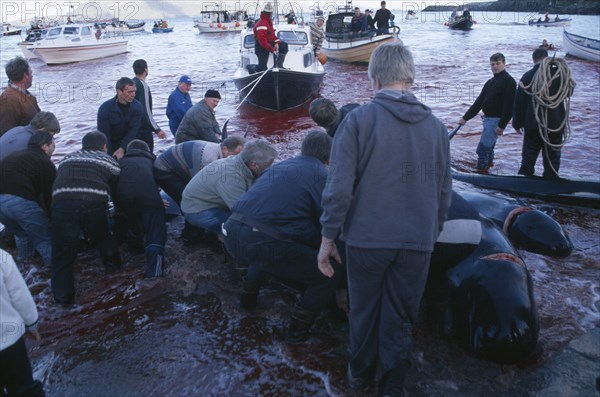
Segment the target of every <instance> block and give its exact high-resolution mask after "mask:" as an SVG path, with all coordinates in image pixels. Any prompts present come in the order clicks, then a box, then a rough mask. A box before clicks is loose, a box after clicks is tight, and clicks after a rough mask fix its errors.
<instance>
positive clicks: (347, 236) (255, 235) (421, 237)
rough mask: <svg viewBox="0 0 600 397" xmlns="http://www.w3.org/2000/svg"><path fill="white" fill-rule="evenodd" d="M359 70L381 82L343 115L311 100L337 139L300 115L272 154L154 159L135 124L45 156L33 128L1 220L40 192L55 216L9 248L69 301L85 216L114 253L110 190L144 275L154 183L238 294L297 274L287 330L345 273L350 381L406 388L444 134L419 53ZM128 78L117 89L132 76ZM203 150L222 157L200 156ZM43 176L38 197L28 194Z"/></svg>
mask: <svg viewBox="0 0 600 397" xmlns="http://www.w3.org/2000/svg"><path fill="white" fill-rule="evenodd" d="M146 69H147V68H146ZM368 74H369V80H370V81H371V84H372V86H373V89H374V90H375V91H376V92H377V94H376V95H375V97H374V98H373V100H372V101H371V102H370V103H367V104H364V105H362V106H358V107H356V108H355V109H353V110H352V111H350V112H348V113H347V114H346V116H345V117H344V120H343V121H341V123H340V119H341V114H342V111H339V112H337V110H336V112H331V116H332V117H328V115H330V112H329V111H328V109H329V107H328V106H327V103H324V102H323V101H321V102H320V103H316V104H315V106H314V107H313V106H312V104H311V108H313V109H311V116H313V114H314V116H315V119H318V120H319V121H318V123H319V124H320V125H322V126H325V127H326V128H327V129H328V132H330V133H331V134H332V135H333V130H337V132H335V138H334V139H333V140H332V138H331V137H330V136H329V135H328V134H326V133H325V132H322V131H321V130H315V131H310V132H308V133H307V135H306V137H305V138H304V140H303V142H302V149H301V153H300V154H299V155H298V156H297V157H295V158H291V159H287V160H284V161H281V162H279V163H277V164H275V165H272V164H273V162H274V160H275V158H276V156H277V152H276V150H275V149H274V148H273V147H272V146H271V145H270V144H269V143H267V142H266V141H264V140H253V141H249V142H245V141H244V140H243V139H242V138H239V137H238V138H233V137H230V138H227V139H225V140H224V141H223V142H221V143H217V142H215V143H209V142H205V141H197V140H196V141H186V142H182V143H178V144H176V145H175V146H174V147H172V148H170V149H168V150H167V151H166V152H164V153H162V154H161V155H160V156H159V157H158V158H157V159H156V160H154V156H153V154H152V153H151V151H150V150H149V147H148V145H147V144H146V143H145V142H143V141H142V140H138V139H133V140H131V141H130V142H128V143H127V145H126V147H122V146H119V148H120V149H121V148H122V149H125V150H124V153H117V155H118V154H122V156H116V157H117V158H119V159H118V160H116V159H115V158H113V157H112V156H110V155H109V154H107V153H106V146H107V138H106V135H105V133H106V132H105V131H103V132H104V134H103V133H101V132H90V133H88V134H86V135H85V136H84V137H83V142H82V149H81V150H80V151H76V152H75V153H71V154H69V155H67V156H65V158H64V159H63V160H62V161H61V162H60V163H59V165H58V169H57V170H54V165H53V164H52V162H51V161H50V154H51V153H52V151H53V149H54V144H53V142H52V137H51V135H50V134H48V133H44V132H42V133H40V134H37V135H36V136H35V137H32V138H31V140H30V142H29V147H28V149H27V150H25V151H21V152H18V153H15V154H13V155H10V156H8V157H7V158H5V159H4V160H2V161H1V162H0V173H1V175H2V182H3V183H2V187H1V188H0V189H1V190H0V197H2V202H1V203H0V213H1V214H2V216H1V217H0V222H2V223H5V224H6V225H7V226H9V227H11V225H12V226H14V225H16V224H17V223H16V222H15V223H13V224H11V223H10V222H13V221H14V220H13V217H15V216H17V214H21V215H19V216H21V217H24V218H25V220H26V221H31V220H33V219H39V220H40V222H42V218H43V217H44V216H45V213H44V211H43V210H42V204H49V205H50V206H51V209H52V211H51V221H50V226H51V227H50V228H49V227H48V225H47V220H46V221H45V222H46V224H44V225H35V228H36V230H39V231H45V232H46V233H48V230H50V239H49V240H48V235H46V236H45V238H46V240H45V242H43V241H42V239H39V240H35V233H31V232H30V229H33V228H30V226H26V227H24V228H23V229H24V231H19V233H21V234H17V235H16V236H17V237H18V240H17V243H18V250H19V255H23V254H24V253H28V252H27V251H25V252H23V251H21V249H24V248H25V249H27V248H28V249H31V247H30V246H24V244H23V240H24V239H21V237H29V239H30V240H32V241H33V243H34V244H36V246H37V249H38V251H39V252H40V253H41V254H42V256H43V257H44V259H45V261H47V262H49V263H50V264H51V266H52V292H53V295H54V299H55V300H56V301H57V302H61V303H72V302H73V301H74V299H75V288H74V283H73V262H74V260H75V256H76V254H77V248H78V241H79V238H80V235H81V232H82V231H83V232H84V234H85V235H86V236H87V237H88V238H90V239H91V240H93V242H95V243H97V245H98V248H99V251H100V255H101V257H102V259H103V261H104V263H105V264H106V266H107V267H108V268H111V269H114V268H119V267H120V266H121V263H120V259H119V258H120V257H119V252H118V249H117V244H116V241H115V239H114V236H113V234H112V233H111V230H110V228H109V220H108V214H107V209H108V201H109V196H110V197H112V199H113V200H114V201H115V203H116V205H117V208H119V210H120V211H122V212H123V214H124V215H125V217H126V219H127V223H128V229H129V232H128V233H129V236H130V238H132V239H134V240H135V239H137V240H138V241H139V239H140V238H142V235H143V236H144V237H143V238H144V239H145V241H144V242H143V245H144V248H145V250H146V256H147V264H146V276H149V277H155V276H160V275H162V274H163V272H164V268H165V263H164V257H165V252H164V247H165V239H166V233H165V207H164V204H163V201H162V199H161V196H160V194H159V186H160V187H161V188H163V190H164V191H165V192H166V193H167V194H169V195H171V196H172V197H173V198H174V199H175V201H176V202H178V204H181V210H182V213H183V215H184V216H185V219H186V221H187V222H188V223H189V224H190V226H189V227H197V228H201V229H203V230H204V233H206V234H213V235H217V236H220V238H221V239H222V241H223V242H224V245H225V247H226V249H227V251H228V252H229V253H230V254H231V255H232V256H233V257H234V258H235V259H237V260H238V261H239V262H240V264H241V265H247V266H248V270H247V276H246V280H245V282H244V285H243V292H242V294H241V298H240V303H241V305H242V307H244V308H246V309H249V308H252V307H254V306H256V305H257V303H258V297H259V288H260V286H261V283H262V281H263V276H265V275H271V276H273V277H276V278H278V279H281V280H283V281H284V282H289V283H291V284H293V285H294V286H300V288H301V289H302V290H303V294H302V298H301V299H300V300H299V301H298V302H297V303H296V305H295V307H294V309H293V310H292V314H291V320H290V323H289V327H288V331H287V335H286V340H287V341H288V342H291V343H295V342H299V341H302V340H304V339H305V338H306V337H307V335H308V331H309V329H310V327H311V326H312V324H313V321H314V320H315V317H316V315H317V314H318V313H319V312H320V311H321V310H323V309H324V308H326V307H328V306H330V305H334V304H335V292H336V288H338V287H339V286H340V285H341V284H342V283H343V282H344V281H345V280H347V290H348V298H349V306H350V311H349V314H348V318H349V326H350V333H349V336H350V359H349V363H348V370H347V377H348V384H349V386H350V387H351V388H352V389H355V390H357V391H361V390H365V389H369V388H371V387H372V386H373V384H374V383H375V381H376V382H377V384H378V387H379V389H380V392H381V394H383V395H387V396H405V390H404V380H405V378H406V375H407V372H408V370H409V369H410V367H411V358H410V354H411V352H410V351H411V346H412V326H413V323H414V322H415V319H416V317H417V313H418V310H419V304H420V301H421V297H422V295H423V291H424V288H425V282H426V279H427V274H428V270H429V262H430V257H431V252H432V250H433V245H434V243H435V241H436V239H437V237H438V235H439V233H440V231H441V230H442V227H443V223H444V220H445V219H446V214H447V211H448V208H449V206H450V200H451V193H452V190H451V188H452V178H451V175H450V155H449V141H448V133H447V130H446V127H445V126H444V125H443V123H442V122H441V121H439V120H438V119H437V118H436V117H435V116H434V115H433V114H432V113H431V109H429V108H428V107H427V106H425V105H424V104H422V103H420V102H419V101H418V100H417V99H416V97H415V96H414V94H413V93H412V92H411V91H410V89H411V86H412V84H413V82H414V75H415V66H414V61H413V57H412V53H411V52H410V51H409V50H408V49H407V48H406V47H405V46H404V45H403V44H402V43H401V42H394V43H386V44H382V45H380V46H379V47H377V48H376V49H375V51H374V52H373V55H372V57H371V61H370V63H369V73H368ZM129 86H131V84H129V85H124V88H126V87H129ZM117 91H119V87H117ZM129 91H131V92H129V94H128V95H126V96H127V98H131V97H132V94H133V93H134V91H135V89H133V88H132V89H131V90H129ZM115 100H117V101H118V100H119V96H118V95H117V98H116V99H115ZM130 102H131V101H130ZM315 102H316V101H315ZM117 106H118V105H117ZM313 110H314V112H313ZM186 115H187V114H186ZM316 116H318V117H316ZM32 124H33V121H32ZM155 132H156V133H157V134H158V132H160V131H156V130H155ZM236 139H237V140H236ZM215 145H216V146H215ZM242 146H243V148H242ZM117 151H119V149H117ZM109 153H110V154H113V153H114V152H113V153H111V152H109ZM236 153H237V154H236ZM29 158H31V159H34V158H35V161H30V160H29ZM212 158H218V159H216V160H215V161H212V162H210V163H208V162H209V161H210V159H212ZM206 163H208V164H206ZM327 164H329V167H326V165H327ZM26 167H30V169H29V171H27V172H26V171H25V168H26ZM390 170H393V171H392V172H390ZM35 178H38V179H35ZM40 178H43V179H44V182H43V186H44V187H45V189H46V190H45V191H44V192H43V193H44V197H45V198H46V201H45V202H42V201H40V200H39V199H38V197H40V196H41V193H42V190H41V189H42V188H41V187H40V186H41V185H42V183H41V182H40ZM28 181H30V182H28ZM50 182H52V183H50ZM26 183H31V188H30V189H29V190H28V188H29V187H30V186H29V185H27V186H25V184H26ZM36 184H39V185H36ZM49 186H50V187H49ZM31 189H33V190H31ZM4 200H6V202H5V201H4ZM178 200H179V201H178ZM9 203H12V204H9ZM9 205H13V208H12V209H11V208H9ZM5 206H6V208H7V210H5ZM34 213H35V214H37V215H35V216H34V215H33V214H34ZM31 223H33V222H29V224H31ZM340 238H342V239H343V241H344V243H345V245H346V246H345V249H342V247H341V246H340V243H339V239H340ZM166 254H167V258H168V253H166ZM341 254H345V256H344V257H343V258H342V256H343V255H341ZM0 292H1V291H0ZM0 302H1V301H0ZM0 375H1V374H0ZM9 394H10V393H9Z"/></svg>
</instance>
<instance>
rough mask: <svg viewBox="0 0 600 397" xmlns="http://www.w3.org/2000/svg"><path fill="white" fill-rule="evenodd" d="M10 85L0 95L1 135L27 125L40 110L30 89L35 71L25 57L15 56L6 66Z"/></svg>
mask: <svg viewBox="0 0 600 397" xmlns="http://www.w3.org/2000/svg"><path fill="white" fill-rule="evenodd" d="M4 70H5V72H6V77H8V80H9V81H8V86H7V87H6V88H5V89H4V91H3V92H2V94H1V95H0V136H1V135H3V134H4V133H5V132H6V131H8V130H10V129H11V128H14V127H16V126H19V125H27V124H29V123H30V122H31V120H32V119H33V116H35V114H36V113H37V112H39V111H40V107H39V106H38V103H37V99H35V97H34V96H33V95H31V93H30V92H29V91H27V90H28V89H29V88H30V87H31V85H32V84H33V71H32V70H31V67H29V63H28V62H27V61H26V60H25V58H23V57H15V58H13V59H11V60H10V61H8V62H7V63H6V67H5V68H4Z"/></svg>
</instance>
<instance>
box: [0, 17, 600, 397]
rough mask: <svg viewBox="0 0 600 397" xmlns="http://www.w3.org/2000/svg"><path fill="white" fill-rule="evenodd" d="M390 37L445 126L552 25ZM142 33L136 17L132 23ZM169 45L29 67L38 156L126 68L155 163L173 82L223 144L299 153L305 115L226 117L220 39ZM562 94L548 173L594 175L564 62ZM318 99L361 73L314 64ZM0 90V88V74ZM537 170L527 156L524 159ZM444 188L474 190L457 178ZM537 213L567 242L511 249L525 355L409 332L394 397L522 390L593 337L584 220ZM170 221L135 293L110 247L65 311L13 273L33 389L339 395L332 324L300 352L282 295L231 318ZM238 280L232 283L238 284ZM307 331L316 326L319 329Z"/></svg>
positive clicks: (585, 99) (579, 91) (471, 145)
mask: <svg viewBox="0 0 600 397" xmlns="http://www.w3.org/2000/svg"><path fill="white" fill-rule="evenodd" d="M395 14H396V15H397V18H396V22H397V23H400V26H401V29H402V32H401V38H402V40H403V41H404V43H405V44H407V45H408V46H410V48H411V49H412V51H413V54H414V57H415V62H416V73H417V76H416V82H415V87H414V88H415V91H416V92H417V95H418V96H419V98H420V99H421V100H422V101H423V102H425V103H426V104H427V105H429V106H430V107H431V108H432V109H433V111H434V113H435V114H436V115H437V117H438V118H440V119H441V120H442V121H443V122H444V123H445V124H446V126H447V127H448V128H449V129H451V128H454V127H455V126H456V125H457V121H458V120H459V119H460V117H461V116H462V114H464V112H465V111H466V110H467V108H468V107H469V106H470V104H471V103H472V102H473V100H474V99H475V97H476V96H477V95H478V93H479V90H480V89H481V86H482V85H483V83H484V81H485V80H487V79H488V78H489V77H490V76H491V72H490V70H489V64H488V59H489V56H490V55H491V54H492V53H494V52H498V51H499V52H503V53H504V54H505V56H506V58H507V70H508V71H509V73H510V74H511V75H512V76H513V77H514V78H515V79H516V80H518V79H519V78H520V76H521V75H522V74H523V73H524V72H526V71H527V70H528V69H529V68H530V67H531V65H532V63H531V52H532V51H533V50H534V49H535V48H536V47H537V45H539V43H541V41H542V39H547V40H548V42H550V43H554V44H555V45H557V46H558V52H557V56H558V57H562V56H564V53H563V52H562V51H561V46H562V42H561V41H562V38H561V37H562V29H561V28H558V27H548V28H544V27H541V28H540V27H530V26H527V25H525V24H524V23H526V21H527V20H528V19H529V18H530V17H531V15H530V14H524V13H521V14H516V13H503V14H496V13H487V14H482V13H474V19H476V20H477V22H478V23H477V24H476V25H475V26H474V29H473V30H472V31H470V32H455V31H451V30H449V29H448V28H447V27H445V26H443V21H444V19H443V18H442V14H439V13H429V14H419V15H420V17H421V19H420V20H418V21H410V22H406V21H404V20H402V19H401V18H400V16H401V15H403V14H402V13H401V12H400V11H396V12H395ZM572 18H573V22H572V24H571V27H569V28H568V30H569V31H572V32H574V33H576V34H582V35H587V36H590V37H598V35H599V33H600V17H598V16H572ZM147 22H148V23H147V27H148V24H150V25H151V21H147ZM173 25H174V26H175V32H174V33H172V34H151V33H148V34H139V35H132V36H130V37H129V52H128V53H127V54H125V55H123V56H117V57H111V58H106V59H102V60H97V61H89V62H84V63H79V64H70V65H63V66H52V67H48V66H46V65H45V64H44V63H43V62H41V61H39V60H34V61H32V62H31V65H32V68H33V71H34V86H33V87H32V92H33V93H34V94H35V95H36V96H37V98H38V101H39V103H40V107H41V108H42V109H43V110H48V111H52V112H54V113H55V114H56V115H57V117H58V118H59V120H60V122H61V126H62V131H61V133H60V134H59V135H57V137H56V147H57V149H56V152H55V155H54V159H55V160H56V161H58V160H59V159H60V158H62V157H63V156H64V155H65V154H67V153H69V152H71V151H74V150H77V149H78V148H79V147H80V139H81V136H82V135H83V134H84V133H86V132H88V131H90V130H92V129H94V127H95V125H96V112H97V109H98V107H99V106H100V104H101V103H102V102H103V101H105V100H107V99H108V98H110V97H111V96H113V95H114V89H113V87H114V83H115V81H116V80H117V79H118V78H119V77H121V76H130V77H131V76H133V73H132V70H131V65H132V63H133V61H134V60H135V59H138V58H144V59H146V60H147V61H148V64H149V71H150V74H149V76H148V78H147V82H148V84H149V86H150V87H151V89H152V94H153V100H154V114H155V117H156V119H157V121H158V122H159V124H160V125H162V126H163V128H165V129H166V130H167V133H168V135H169V137H168V139H166V140H163V141H160V142H157V143H156V145H155V149H156V151H161V150H164V149H165V148H167V147H169V146H170V145H172V144H173V143H174V139H173V137H172V134H170V133H169V131H168V122H167V118H166V115H165V108H166V102H167V98H168V95H169V94H170V92H171V91H172V90H173V89H174V88H175V86H176V82H177V80H178V78H179V76H180V75H182V74H188V75H189V76H190V77H191V78H192V80H193V81H194V85H193V86H192V92H191V95H192V99H193V100H194V102H196V101H198V100H200V99H201V97H202V95H203V93H204V91H205V90H206V89H208V88H217V89H219V90H220V91H221V95H222V97H223V99H222V101H221V104H220V105H219V107H218V108H217V119H218V121H219V122H220V123H221V124H222V123H223V122H224V121H225V120H230V122H229V133H230V134H244V133H246V132H247V133H248V136H249V137H252V138H254V137H262V138H264V139H267V140H269V141H270V142H272V143H273V144H275V146H276V147H277V149H278V151H279V153H280V155H279V160H281V159H284V158H288V157H292V156H294V155H296V154H297V153H298V152H299V149H300V144H301V141H302V139H303V137H304V136H305V135H306V130H307V129H308V128H312V127H314V124H313V123H312V121H311V119H310V117H309V116H308V104H306V105H304V106H301V107H299V108H296V109H292V110H289V111H285V112H280V113H273V112H270V111H266V110H261V109H257V108H254V107H253V106H251V105H246V104H244V105H241V106H239V107H238V101H239V98H238V96H237V93H236V90H235V88H234V85H233V84H232V83H231V76H232V75H233V73H234V71H235V69H236V68H237V57H238V54H239V52H238V50H239V40H238V37H237V35H235V34H217V35H199V34H198V33H197V30H195V28H193V23H192V21H191V19H180V20H174V21H173ZM18 41H19V38H18V37H3V38H1V39H0V50H1V51H0V61H1V62H0V63H1V64H2V65H4V63H5V62H6V61H7V60H8V59H10V58H12V57H13V56H15V55H20V51H19V49H18V47H17V46H16V44H17V42H18ZM567 61H568V64H569V67H570V68H571V72H572V74H573V78H574V80H575V81H576V83H577V87H576V89H575V94H574V96H573V98H572V101H571V113H570V120H571V128H572V136H571V138H570V140H569V141H568V142H567V144H566V146H565V148H564V149H563V152H562V153H563V156H562V164H561V175H563V176H565V177H571V178H586V179H594V180H599V179H600V172H599V171H600V94H599V92H600V64H599V63H592V62H588V61H584V60H580V59H576V58H567ZM325 67H326V76H325V79H324V83H323V87H322V89H321V95H322V96H324V97H327V98H330V99H332V100H333V101H334V102H336V104H338V105H340V106H341V105H344V104H346V103H350V102H358V103H365V102H367V101H369V100H370V98H371V97H372V96H373V91H372V90H371V88H370V84H369V82H368V78H367V67H366V66H360V65H348V64H344V63H338V62H333V61H330V62H328V63H327V64H326V65H325ZM0 84H1V85H2V87H4V86H5V85H6V76H5V75H2V76H1V78H0ZM480 129H481V122H480V120H479V119H478V118H475V119H473V120H471V121H469V123H468V124H467V125H466V126H465V127H463V128H462V129H461V131H460V132H459V133H458V135H457V136H456V137H455V138H454V139H453V140H452V145H451V148H452V156H453V161H454V163H455V165H456V166H457V167H459V168H462V169H465V170H468V169H471V168H472V167H473V166H474V163H475V160H476V155H475V147H476V145H477V142H478V139H479V132H480ZM521 140H522V138H521V136H520V135H518V134H516V133H515V132H514V131H513V130H512V128H510V127H509V128H507V130H506V132H505V136H504V137H502V138H500V140H499V141H498V144H497V151H496V152H497V157H496V160H495V163H496V164H495V167H494V173H498V174H505V175H514V174H515V173H516V171H517V169H518V166H519V161H520V146H521ZM538 173H541V160H540V161H539V162H538ZM455 187H456V188H457V189H464V190H477V189H476V188H474V187H472V186H470V185H468V184H465V183H461V182H456V183H455ZM523 201H524V202H526V203H533V204H539V205H541V206H543V207H544V208H545V209H548V210H550V211H552V212H553V216H554V217H555V218H556V219H557V220H558V221H559V222H560V223H561V224H562V225H563V226H564V227H565V229H566V230H567V232H568V233H569V235H570V237H571V239H572V240H573V243H574V245H575V250H574V252H573V254H572V255H571V256H569V257H568V258H565V259H553V258H548V257H545V256H541V255H537V254H531V253H528V252H525V251H520V252H521V254H522V255H523V257H524V259H525V262H526V264H527V266H528V268H529V270H530V271H531V273H532V275H533V278H534V284H535V297H536V301H537V304H538V311H539V314H540V321H541V331H540V342H539V348H538V349H537V352H536V354H535V356H534V357H533V358H531V359H530V360H528V361H527V362H525V363H523V364H521V365H519V366H501V365H498V364H494V363H490V362H486V361H481V360H477V359H475V358H472V357H470V356H468V355H466V354H465V353H464V352H463V351H462V350H461V349H460V347H458V346H457V345H456V344H455V343H453V342H448V341H446V340H443V339H441V338H440V337H439V336H438V335H436V334H432V333H430V331H428V330H427V329H424V328H422V327H419V328H418V329H417V331H416V343H415V354H414V357H415V361H416V363H417V366H416V368H415V373H414V376H413V377H411V381H410V383H409V391H411V392H414V393H415V394H417V395H431V396H434V395H448V396H459V395H460V396H478V395H482V394H484V393H488V394H489V393H490V392H492V394H496V395H510V394H515V393H516V394H519V395H524V394H526V392H527V390H526V389H521V387H526V386H520V385H521V382H522V380H523V378H525V377H526V376H527V375H528V374H529V373H531V372H532V371H534V370H535V369H536V368H539V366H541V365H542V364H544V363H545V362H547V361H548V360H550V359H551V358H552V357H553V356H554V355H555V354H556V353H557V352H558V351H560V350H561V349H562V348H563V347H564V346H565V345H566V344H567V343H568V342H569V341H570V340H572V339H573V338H575V337H577V336H579V335H581V334H582V333H583V332H585V330H587V329H591V328H595V327H598V326H599V325H600V291H599V286H598V280H599V279H600V260H599V259H598V258H600V237H599V236H600V211H599V210H591V209H585V208H577V207H569V206H559V205H553V204H549V203H540V202H536V201H534V200H523ZM180 227H181V219H176V220H175V221H173V222H172V223H170V224H169V237H170V239H169V242H168V247H167V250H168V251H167V252H168V255H169V256H168V260H169V264H170V270H169V274H168V277H166V278H165V279H164V280H160V281H158V282H149V281H142V273H143V266H144V264H143V263H144V258H143V255H134V254H131V253H129V252H128V251H127V249H125V250H124V259H125V270H124V271H123V272H120V273H116V274H108V275H107V274H105V272H104V271H103V269H102V268H101V264H100V260H99V259H98V258H97V257H96V255H95V253H94V252H87V253H85V254H82V255H80V257H79V260H78V263H77V265H76V275H77V294H78V295H77V299H78V302H79V304H78V305H76V306H74V307H69V308H64V307H58V306H56V305H54V304H53V303H51V296H50V291H49V281H48V280H49V277H50V271H49V269H44V268H42V267H41V266H39V264H37V263H35V262H32V263H28V264H26V266H25V267H24V268H23V271H24V274H26V278H27V281H28V283H29V284H30V285H31V289H32V292H33V293H34V295H35V297H36V302H37V303H38V307H39V310H40V314H41V321H42V322H41V332H42V336H43V340H42V342H41V344H40V345H39V346H38V345H35V344H34V343H30V344H29V345H30V347H31V348H32V351H31V352H30V356H31V357H32V360H33V365H34V368H35V375H36V377H38V378H40V379H43V380H44V381H45V387H46V390H47V392H48V395H50V396H69V395H72V396H78V395H83V394H84V392H85V395H91V396H105V395H118V396H126V395H131V396H140V395H190V396H191V395H194V396H195V395H265V396H278V395H306V396H309V395H312V396H324V395H346V394H347V385H346V382H345V362H346V357H347V352H346V349H347V337H346V331H347V330H346V328H345V327H344V326H343V325H341V326H340V325H339V324H336V326H335V327H334V329H333V330H331V331H329V332H325V331H323V332H320V333H318V334H316V335H315V336H314V337H313V338H311V341H310V342H309V343H308V344H307V345H304V346H301V347H292V348H290V347H288V346H286V345H285V344H284V343H283V342H282V334H283V330H284V327H285V323H286V321H287V315H288V312H289V310H290V308H291V307H292V305H293V302H294V300H295V299H296V294H295V292H293V291H291V290H289V289H287V288H284V287H282V286H280V285H278V284H274V285H269V286H268V287H267V288H265V289H264V290H263V291H262V292H261V295H260V303H259V309H258V310H257V311H256V312H254V313H251V314H247V313H244V312H242V311H241V310H240V309H239V308H238V307H237V302H236V297H237V295H236V294H237V288H238V287H239V277H235V276H236V275H237V273H235V274H233V275H232V274H230V273H231V272H229V271H227V269H226V268H227V267H226V266H225V265H224V264H223V257H222V255H220V254H215V253H214V252H213V251H211V250H210V249H209V248H208V247H206V246H204V245H201V244H200V245H195V246H186V245H183V244H182V243H181V242H180V241H179V240H178V239H176V238H175V237H176V236H177V235H178V234H179V228H180ZM238 276H239V275H238ZM321 322H322V324H321V325H323V327H321V328H325V329H326V328H327V324H328V322H327V321H325V320H324V319H321Z"/></svg>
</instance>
